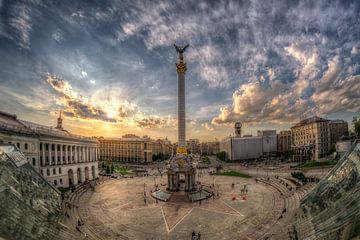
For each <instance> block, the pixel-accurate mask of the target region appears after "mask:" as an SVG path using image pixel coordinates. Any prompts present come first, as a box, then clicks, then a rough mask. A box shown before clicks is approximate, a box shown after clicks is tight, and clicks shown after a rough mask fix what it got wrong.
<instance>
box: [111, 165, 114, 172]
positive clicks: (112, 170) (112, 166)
mask: <svg viewBox="0 0 360 240" xmlns="http://www.w3.org/2000/svg"><path fill="white" fill-rule="evenodd" d="M114 168H115V167H114V164H112V165H111V173H113V172H114Z"/></svg>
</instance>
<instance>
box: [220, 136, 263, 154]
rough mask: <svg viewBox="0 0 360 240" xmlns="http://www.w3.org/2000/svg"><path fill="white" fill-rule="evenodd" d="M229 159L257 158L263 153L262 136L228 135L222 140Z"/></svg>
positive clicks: (222, 147) (222, 146)
mask: <svg viewBox="0 0 360 240" xmlns="http://www.w3.org/2000/svg"><path fill="white" fill-rule="evenodd" d="M220 151H224V152H226V158H227V159H228V160H248V159H257V158H260V157H261V156H262V155H263V139H262V137H228V138H225V139H224V140H222V141H221V142H220Z"/></svg>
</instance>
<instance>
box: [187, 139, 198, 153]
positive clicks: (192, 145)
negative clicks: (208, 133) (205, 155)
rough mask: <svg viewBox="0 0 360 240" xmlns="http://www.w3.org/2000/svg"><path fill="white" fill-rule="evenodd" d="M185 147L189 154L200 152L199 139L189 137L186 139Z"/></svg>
mask: <svg viewBox="0 0 360 240" xmlns="http://www.w3.org/2000/svg"><path fill="white" fill-rule="evenodd" d="M186 148H187V150H188V151H189V152H190V153H191V154H197V153H200V141H199V139H189V140H187V141H186Z"/></svg>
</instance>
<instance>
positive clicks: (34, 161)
mask: <svg viewBox="0 0 360 240" xmlns="http://www.w3.org/2000/svg"><path fill="white" fill-rule="evenodd" d="M32 161H33V166H35V165H36V159H35V158H33V159H32Z"/></svg>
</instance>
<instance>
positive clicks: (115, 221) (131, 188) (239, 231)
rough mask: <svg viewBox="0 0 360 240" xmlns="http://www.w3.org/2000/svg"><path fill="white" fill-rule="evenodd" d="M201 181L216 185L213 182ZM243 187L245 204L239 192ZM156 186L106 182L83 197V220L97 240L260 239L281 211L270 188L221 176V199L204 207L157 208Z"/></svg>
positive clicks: (171, 204)
mask: <svg viewBox="0 0 360 240" xmlns="http://www.w3.org/2000/svg"><path fill="white" fill-rule="evenodd" d="M157 181H158V182H159V179H157ZM162 181H166V179H163V180H162ZM200 181H201V182H202V183H203V184H206V183H209V184H212V183H213V178H212V177H210V176H204V177H202V178H201V179H200ZM144 183H145V185H146V187H145V191H146V192H147V196H148V197H147V202H146V204H145V203H144V198H143V192H144ZM232 183H234V187H232ZM244 185H247V189H248V194H247V195H246V200H244V199H243V195H241V192H240V191H241V189H242V188H243V187H244ZM153 186H154V178H153V177H143V178H133V179H121V180H111V181H108V182H105V183H103V184H101V185H99V186H97V188H96V190H95V191H88V192H86V193H85V194H84V195H83V197H82V198H81V202H82V203H83V204H81V207H80V208H79V214H80V216H81V217H82V218H83V220H84V221H85V222H86V225H87V226H88V227H89V229H90V230H91V231H92V233H94V235H95V236H97V238H99V239H190V236H191V232H192V231H195V232H200V233H201V235H202V239H258V238H259V237H262V236H263V235H264V234H265V233H266V232H267V231H269V229H270V227H271V225H272V224H274V223H275V222H276V221H277V218H278V216H279V215H280V214H281V210H282V208H283V201H282V202H281V201H278V200H279V199H278V198H279V196H277V195H276V193H275V192H274V191H272V189H271V188H269V187H267V186H265V185H263V184H256V183H255V181H254V180H252V179H250V180H248V179H246V180H245V179H241V178H236V177H223V176H217V177H216V178H215V189H216V190H217V188H218V187H219V188H218V190H219V193H220V196H219V197H217V196H216V197H215V198H211V199H208V200H206V201H202V202H201V203H200V202H196V203H190V202H187V201H185V202H181V201H175V202H161V201H159V202H158V203H156V202H155V200H154V199H153V198H151V197H150V190H151V188H153ZM208 187H210V185H209V186H208ZM212 189H214V188H213V187H212Z"/></svg>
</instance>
